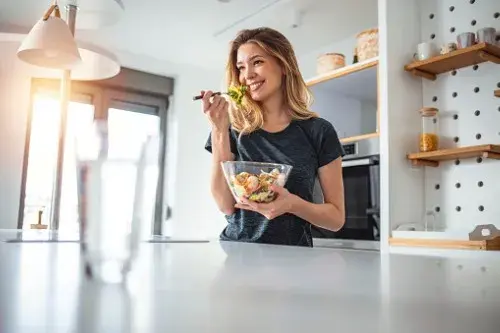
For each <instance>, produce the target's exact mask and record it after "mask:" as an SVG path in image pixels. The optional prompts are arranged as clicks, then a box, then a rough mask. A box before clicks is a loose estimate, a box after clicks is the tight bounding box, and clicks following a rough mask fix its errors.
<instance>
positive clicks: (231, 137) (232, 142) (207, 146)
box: [205, 129, 238, 155]
mask: <svg viewBox="0 0 500 333" xmlns="http://www.w3.org/2000/svg"><path fill="white" fill-rule="evenodd" d="M227 134H228V135H229V142H230V145H231V152H232V153H233V154H234V155H237V154H238V149H237V147H236V139H235V137H234V133H233V132H232V131H231V129H229V130H228V132H227ZM205 150H207V151H208V152H209V153H212V132H210V133H208V138H207V142H206V143H205Z"/></svg>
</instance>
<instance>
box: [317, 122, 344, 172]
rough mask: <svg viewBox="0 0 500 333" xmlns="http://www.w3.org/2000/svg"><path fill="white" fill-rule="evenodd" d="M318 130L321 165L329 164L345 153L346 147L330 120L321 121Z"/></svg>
mask: <svg viewBox="0 0 500 333" xmlns="http://www.w3.org/2000/svg"><path fill="white" fill-rule="evenodd" d="M317 130H318V133H317V134H318V136H317V144H318V147H317V148H318V165H319V167H322V166H324V165H327V164H328V163H330V162H332V161H334V160H336V159H337V158H339V157H343V156H344V155H345V152H344V148H343V147H342V144H341V143H340V140H339V137H338V135H337V131H336V130H335V128H334V127H333V125H332V124H331V123H330V122H328V121H326V120H324V121H321V122H320V126H319V128H318V129H317Z"/></svg>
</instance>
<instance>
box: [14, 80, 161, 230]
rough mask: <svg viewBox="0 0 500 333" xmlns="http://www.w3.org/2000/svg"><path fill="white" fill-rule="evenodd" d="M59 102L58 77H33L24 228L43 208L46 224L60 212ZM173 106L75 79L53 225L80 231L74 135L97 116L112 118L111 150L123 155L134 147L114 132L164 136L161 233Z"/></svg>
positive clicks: (21, 221) (158, 207) (23, 199)
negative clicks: (168, 126) (168, 123)
mask: <svg viewBox="0 0 500 333" xmlns="http://www.w3.org/2000/svg"><path fill="white" fill-rule="evenodd" d="M59 103H60V101H59V87H58V83H57V82H53V81H50V80H34V81H33V89H32V108H31V112H30V119H29V122H28V123H29V125H28V135H27V142H26V154H25V157H26V158H25V162H24V163H25V166H24V172H23V184H22V186H23V187H22V190H21V202H20V214H19V222H18V227H19V228H22V229H29V228H30V226H31V224H33V223H37V220H38V216H39V211H42V223H44V224H47V225H50V224H51V216H52V215H53V214H56V212H54V200H55V199H56V198H55V197H54V193H55V191H54V190H55V184H56V165H57V161H58V154H57V151H58V140H59V128H60V123H59V122H60V105H59ZM167 106H168V100H167V98H165V99H163V98H158V97H153V96H149V95H147V94H139V93H130V92H124V91H120V90H113V89H108V88H103V87H98V86H95V85H94V86H93V85H89V84H78V83H73V84H72V96H71V98H70V103H69V107H68V114H67V121H66V125H65V132H66V133H65V136H64V154H63V159H62V165H63V167H62V177H61V180H62V181H61V192H60V193H61V196H60V198H59V199H60V201H59V202H60V210H59V214H58V217H59V218H58V223H57V225H51V228H52V229H58V230H60V231H64V232H69V233H77V232H78V230H79V219H78V201H77V190H76V166H75V161H74V154H75V152H74V146H73V143H74V138H75V136H77V135H78V132H79V130H81V129H82V128H85V125H90V124H91V123H92V122H93V120H94V119H106V120H107V121H108V125H109V130H110V153H111V154H120V155H122V156H123V155H124V154H126V153H127V149H130V147H127V146H126V145H123V144H122V143H120V142H119V141H117V137H116V136H115V139H113V133H117V132H123V131H126V132H127V136H128V138H130V137H132V139H133V137H134V136H137V137H139V135H143V134H146V133H147V134H155V135H159V136H160V137H161V138H162V140H163V142H162V149H161V156H160V161H161V162H162V163H161V164H162V165H161V167H160V177H159V178H160V179H159V183H158V193H157V198H156V199H157V204H156V210H155V219H154V220H155V222H154V225H153V226H152V228H153V229H152V230H154V232H155V233H159V232H161V222H162V219H163V211H164V202H163V195H162V194H163V192H164V189H163V179H165V175H164V170H165V165H164V161H165V147H166V142H165V138H166V111H167Z"/></svg>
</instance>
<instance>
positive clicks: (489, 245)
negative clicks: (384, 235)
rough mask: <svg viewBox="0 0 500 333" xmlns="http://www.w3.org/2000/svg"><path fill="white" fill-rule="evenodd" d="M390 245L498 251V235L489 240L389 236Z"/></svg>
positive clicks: (499, 239)
mask: <svg viewBox="0 0 500 333" xmlns="http://www.w3.org/2000/svg"><path fill="white" fill-rule="evenodd" d="M389 244H390V245H392V246H407V247H427V248H441V249H461V250H482V251H500V237H496V238H494V239H491V240H467V239H464V240H460V239H425V238H421V239H419V238H394V237H391V238H389Z"/></svg>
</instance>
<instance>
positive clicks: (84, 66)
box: [71, 41, 121, 81]
mask: <svg viewBox="0 0 500 333" xmlns="http://www.w3.org/2000/svg"><path fill="white" fill-rule="evenodd" d="M78 47H79V49H80V54H81V55H82V59H83V61H82V63H81V64H79V65H78V66H76V67H75V68H74V69H73V70H72V71H71V78H72V79H73V80H81V81H93V80H104V79H109V78H112V77H114V76H116V75H118V73H120V69H121V67H120V64H119V62H118V58H117V57H116V56H115V55H114V54H113V53H111V52H109V51H107V50H105V49H103V48H101V47H99V46H97V45H94V44H90V43H86V42H84V41H78Z"/></svg>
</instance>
